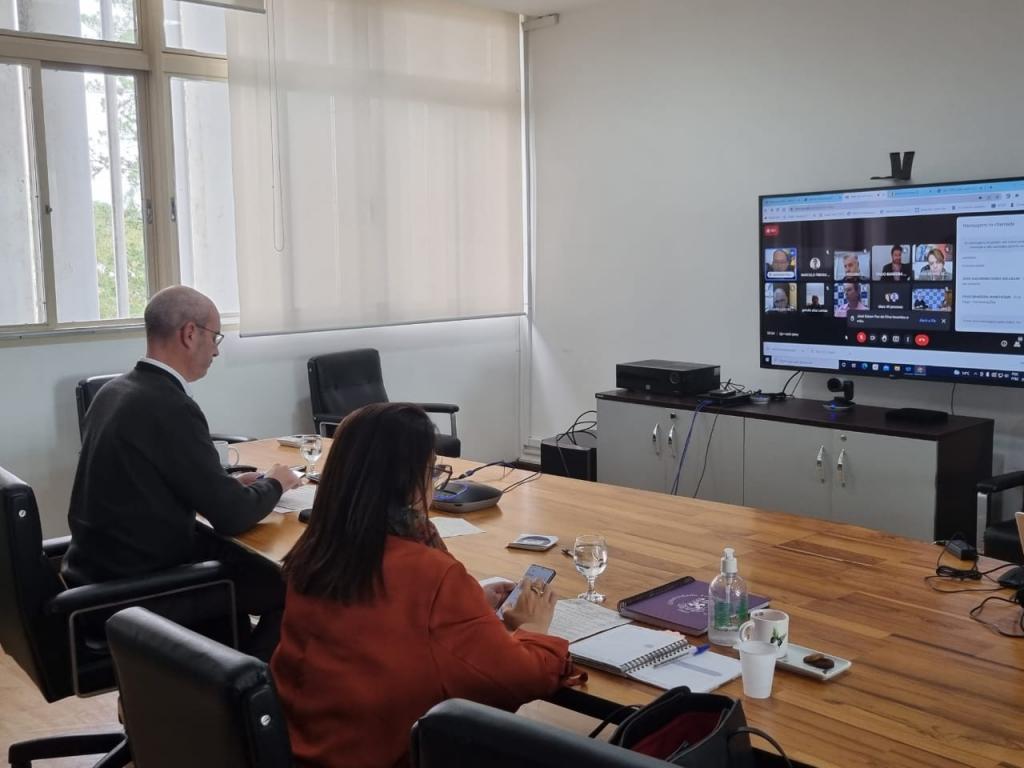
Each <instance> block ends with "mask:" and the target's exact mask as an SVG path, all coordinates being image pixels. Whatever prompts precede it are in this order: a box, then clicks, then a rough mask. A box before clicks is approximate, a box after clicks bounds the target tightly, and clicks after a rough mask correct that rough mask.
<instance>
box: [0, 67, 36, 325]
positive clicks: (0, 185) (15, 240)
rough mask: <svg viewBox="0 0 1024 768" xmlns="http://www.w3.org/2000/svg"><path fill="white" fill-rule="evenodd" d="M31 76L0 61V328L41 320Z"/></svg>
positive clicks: (19, 68) (24, 68)
mask: <svg viewBox="0 0 1024 768" xmlns="http://www.w3.org/2000/svg"><path fill="white" fill-rule="evenodd" d="M31 78H32V73H31V71H30V70H29V68H28V67H26V66H24V65H22V64H5V63H3V62H0V104H3V105H5V106H4V108H3V109H0V274H3V275H4V279H3V280H0V325H20V324H33V323H41V322H43V318H44V317H45V312H46V310H45V306H44V303H45V299H44V295H43V282H42V256H41V252H40V249H41V246H40V240H39V218H38V216H37V208H36V205H35V200H36V195H37V193H38V191H37V184H36V177H35V160H36V158H35V147H34V136H33V125H32V86H31Z"/></svg>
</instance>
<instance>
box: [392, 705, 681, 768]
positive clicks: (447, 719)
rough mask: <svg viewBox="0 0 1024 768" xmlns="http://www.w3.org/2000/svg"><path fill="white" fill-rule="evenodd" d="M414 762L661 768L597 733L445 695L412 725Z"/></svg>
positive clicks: (433, 766) (512, 767)
mask: <svg viewBox="0 0 1024 768" xmlns="http://www.w3.org/2000/svg"><path fill="white" fill-rule="evenodd" d="M412 764H413V766H415V767H416V768H441V767H442V766H444V767H445V768H459V767H460V766H466V768H468V767H469V766H480V765H486V766H487V767H488V768H564V767H565V766H570V765H572V766H576V765H578V766H586V768H664V766H666V765H667V763H665V762H664V761H662V760H656V759H654V758H652V757H647V756H646V755H641V754H639V753H637V752H630V751H629V750H628V749H622V748H621V747H614V746H612V745H611V744H607V743H605V742H603V741H599V740H597V739H588V738H586V737H585V736H581V735H579V734H576V733H573V732H571V731H566V730H563V729H561V728H556V727H555V726H552V725H548V724H546V723H540V722H537V721H535V720H528V719H526V718H525V717H520V716H518V715H513V714H510V713H508V712H503V711H501V710H498V709H493V708H492V707H486V706H484V705H483V704H476V703H474V702H471V701H465V700H463V699H449V700H448V701H445V702H442V703H441V704H438V705H437V706H436V707H434V708H433V709H431V710H430V711H429V712H427V714H425V715H424V716H423V717H421V718H420V719H419V720H418V721H417V722H416V724H415V725H414V726H413V729H412Z"/></svg>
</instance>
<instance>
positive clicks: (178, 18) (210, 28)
mask: <svg viewBox="0 0 1024 768" xmlns="http://www.w3.org/2000/svg"><path fill="white" fill-rule="evenodd" d="M224 29H225V27H224V9H223V8H214V7H212V6H209V5H197V4H196V3H183V2H179V0H164V44H165V45H166V47H168V48H184V49H186V50H189V51H199V52H200V53H216V54H220V55H221V56H223V55H226V53H227V42H226V41H227V34H226V33H225V31H224Z"/></svg>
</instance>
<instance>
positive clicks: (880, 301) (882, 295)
mask: <svg viewBox="0 0 1024 768" xmlns="http://www.w3.org/2000/svg"><path fill="white" fill-rule="evenodd" d="M874 294H875V295H874V297H873V298H874V303H875V306H874V309H876V310H878V311H879V312H882V311H883V310H886V309H893V310H901V311H904V312H905V311H906V310H908V309H910V286H909V285H876V286H875V290H874Z"/></svg>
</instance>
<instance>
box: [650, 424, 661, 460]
mask: <svg viewBox="0 0 1024 768" xmlns="http://www.w3.org/2000/svg"><path fill="white" fill-rule="evenodd" d="M660 435H661V424H660V423H659V424H655V425H654V429H652V430H651V442H652V443H654V455H655V456H661V441H660V440H658V437H659V436H660Z"/></svg>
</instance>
